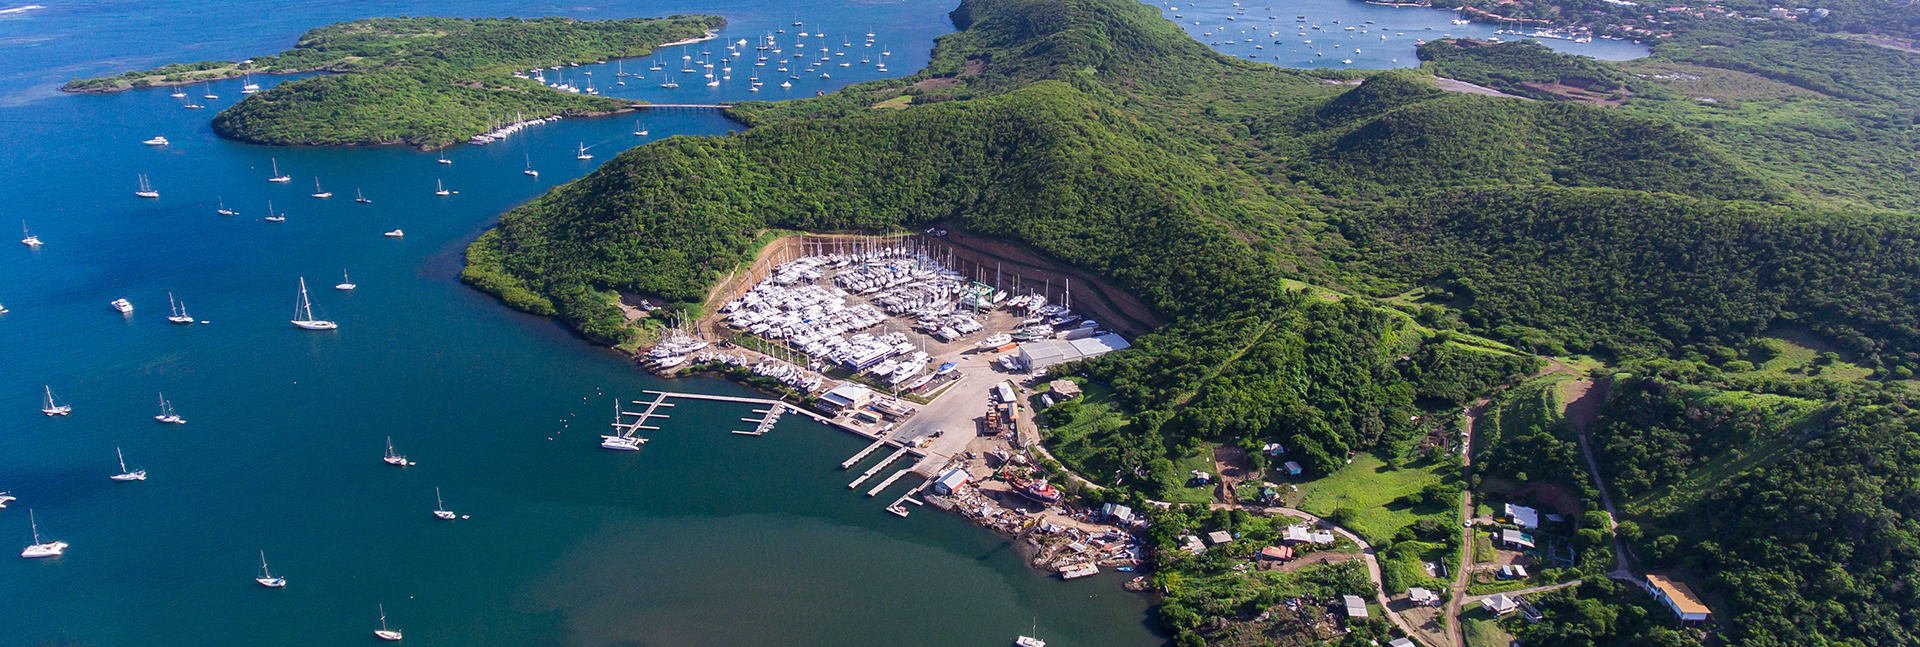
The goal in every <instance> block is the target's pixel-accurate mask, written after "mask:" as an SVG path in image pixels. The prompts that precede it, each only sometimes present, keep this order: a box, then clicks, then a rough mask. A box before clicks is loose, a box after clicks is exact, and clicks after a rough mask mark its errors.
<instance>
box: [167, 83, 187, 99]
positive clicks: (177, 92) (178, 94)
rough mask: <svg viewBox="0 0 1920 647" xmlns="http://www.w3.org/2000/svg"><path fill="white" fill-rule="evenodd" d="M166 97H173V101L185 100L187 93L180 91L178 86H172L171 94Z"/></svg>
mask: <svg viewBox="0 0 1920 647" xmlns="http://www.w3.org/2000/svg"><path fill="white" fill-rule="evenodd" d="M167 96H170V97H173V98H175V99H185V98H187V91H186V90H182V89H180V86H177V85H176V86H173V94H169V95H167Z"/></svg>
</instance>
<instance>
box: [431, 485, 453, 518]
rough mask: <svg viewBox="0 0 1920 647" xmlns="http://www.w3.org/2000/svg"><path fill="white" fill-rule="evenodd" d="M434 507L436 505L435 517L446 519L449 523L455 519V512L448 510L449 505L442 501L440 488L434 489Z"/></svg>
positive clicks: (434, 509)
mask: <svg viewBox="0 0 1920 647" xmlns="http://www.w3.org/2000/svg"><path fill="white" fill-rule="evenodd" d="M433 505H434V508H433V516H436V517H439V518H441V519H446V520H449V521H451V520H453V517H454V514H453V511H452V510H448V509H447V503H446V502H445V501H441V500H440V488H434V489H433Z"/></svg>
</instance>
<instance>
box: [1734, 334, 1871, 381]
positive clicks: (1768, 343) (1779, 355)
mask: <svg viewBox="0 0 1920 647" xmlns="http://www.w3.org/2000/svg"><path fill="white" fill-rule="evenodd" d="M1755 345H1757V346H1761V347H1764V348H1765V349H1766V350H1767V352H1768V353H1770V354H1772V355H1773V357H1772V358H1771V359H1768V360H1767V361H1765V362H1763V363H1761V364H1760V365H1759V366H1756V367H1754V371H1753V372H1754V374H1756V375H1768V376H1779V377H1785V376H1788V375H1796V376H1805V375H1812V374H1817V375H1819V376H1820V377H1824V378H1827V379H1831V380H1861V379H1866V378H1867V377H1869V376H1872V375H1873V370H1872V369H1868V368H1864V367H1861V366H1859V365H1856V364H1853V363H1851V362H1848V361H1846V360H1845V358H1844V357H1843V358H1842V359H1840V360H1837V361H1834V362H1833V363H1831V364H1827V365H1820V364H1817V363H1816V362H1817V361H1818V360H1819V359H1820V353H1822V352H1825V351H1828V350H1831V349H1830V348H1828V347H1827V346H1826V345H1825V344H1823V343H1821V342H1820V341H1819V340H1817V339H1813V338H1812V337H1811V336H1810V335H1797V334H1790V333H1785V334H1775V335H1771V336H1767V337H1762V338H1760V339H1759V341H1757V342H1755ZM1816 371H1817V373H1816Z"/></svg>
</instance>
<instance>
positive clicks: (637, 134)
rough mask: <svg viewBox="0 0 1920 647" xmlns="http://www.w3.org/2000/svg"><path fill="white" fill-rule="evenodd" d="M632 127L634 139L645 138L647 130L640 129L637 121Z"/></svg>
mask: <svg viewBox="0 0 1920 647" xmlns="http://www.w3.org/2000/svg"><path fill="white" fill-rule="evenodd" d="M633 127H634V131H633V136H635V137H645V136H647V129H646V128H644V127H642V126H641V125H640V122H638V121H636V122H633Z"/></svg>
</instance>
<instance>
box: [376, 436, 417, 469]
mask: <svg viewBox="0 0 1920 647" xmlns="http://www.w3.org/2000/svg"><path fill="white" fill-rule="evenodd" d="M380 460H383V461H386V462H387V464H388V465H392V466H394V467H406V466H408V465H413V464H414V463H413V462H411V461H408V460H407V457H405V456H401V455H400V452H397V451H394V450H393V437H392V436H388V437H387V454H386V455H385V456H382V457H381V458H380Z"/></svg>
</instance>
